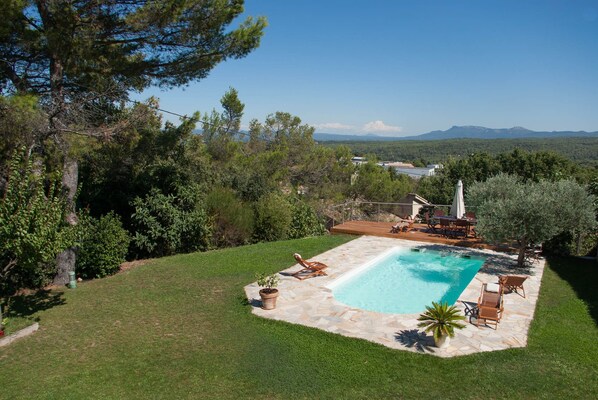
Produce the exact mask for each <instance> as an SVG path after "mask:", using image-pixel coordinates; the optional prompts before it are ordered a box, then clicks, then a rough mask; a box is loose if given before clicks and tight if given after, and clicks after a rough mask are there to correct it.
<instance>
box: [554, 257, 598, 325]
mask: <svg viewBox="0 0 598 400" xmlns="http://www.w3.org/2000/svg"><path fill="white" fill-rule="evenodd" d="M548 265H549V266H550V268H551V269H552V270H553V271H554V272H556V273H557V275H558V276H559V277H560V278H561V279H563V280H565V281H567V283H569V285H571V287H572V288H573V290H574V291H575V293H576V294H577V297H578V298H579V299H580V300H583V301H584V303H586V304H587V305H588V309H589V311H590V315H591V316H592V319H593V320H594V324H595V325H597V326H598V290H596V282H598V263H597V262H596V260H584V259H579V258H572V257H571V258H566V257H550V258H549V259H548Z"/></svg>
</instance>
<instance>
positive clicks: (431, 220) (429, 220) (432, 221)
mask: <svg viewBox="0 0 598 400" xmlns="http://www.w3.org/2000/svg"><path fill="white" fill-rule="evenodd" d="M424 218H425V222H426V225H428V231H431V232H433V233H436V225H438V220H437V219H434V218H432V217H430V215H429V214H428V213H426V214H425V217H424Z"/></svg>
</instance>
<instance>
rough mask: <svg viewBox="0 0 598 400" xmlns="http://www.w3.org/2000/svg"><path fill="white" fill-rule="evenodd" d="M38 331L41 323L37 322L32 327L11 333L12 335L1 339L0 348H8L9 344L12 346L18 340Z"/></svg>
mask: <svg viewBox="0 0 598 400" xmlns="http://www.w3.org/2000/svg"><path fill="white" fill-rule="evenodd" d="M38 329H39V323H37V322H36V323H34V324H32V325H29V326H28V327H26V328H23V329H20V330H18V331H16V332H15V333H11V334H10V335H8V336H6V337H3V338H2V339H0V347H4V346H8V345H9V344H11V343H12V342H14V341H15V340H17V339H20V338H23V337H25V336H29V335H31V334H33V333H34V332H35V331H37V330H38Z"/></svg>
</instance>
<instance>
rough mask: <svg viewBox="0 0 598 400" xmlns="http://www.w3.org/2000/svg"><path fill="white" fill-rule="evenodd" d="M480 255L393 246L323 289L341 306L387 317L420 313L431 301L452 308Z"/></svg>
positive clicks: (475, 268)
mask: <svg viewBox="0 0 598 400" xmlns="http://www.w3.org/2000/svg"><path fill="white" fill-rule="evenodd" d="M484 261H485V257H482V256H469V255H468V256H463V255H461V254H458V253H452V252H450V251H435V250H429V249H422V250H419V249H415V251H414V249H411V248H394V249H391V250H389V251H387V252H385V253H384V254H382V255H381V256H379V257H376V258H375V259H374V260H372V261H371V262H369V263H367V264H364V265H363V266H361V267H359V268H357V269H356V270H355V271H352V272H353V273H347V274H345V276H342V277H340V278H339V279H337V280H336V281H335V282H333V283H331V284H330V285H328V288H329V289H331V290H332V292H333V295H334V297H335V298H336V300H338V301H339V302H341V303H344V304H346V305H349V306H352V307H356V308H360V309H363V310H369V311H377V312H382V313H391V314H412V313H420V312H423V311H425V309H426V306H427V305H431V304H432V301H436V302H448V303H449V304H451V305H452V304H454V303H455V302H456V301H457V299H458V298H459V296H460V295H461V292H463V290H464V289H465V288H466V287H467V285H468V284H469V282H470V281H471V280H472V279H473V277H474V276H475V275H476V273H477V272H478V270H479V269H480V268H481V266H482V265H483V264H484Z"/></svg>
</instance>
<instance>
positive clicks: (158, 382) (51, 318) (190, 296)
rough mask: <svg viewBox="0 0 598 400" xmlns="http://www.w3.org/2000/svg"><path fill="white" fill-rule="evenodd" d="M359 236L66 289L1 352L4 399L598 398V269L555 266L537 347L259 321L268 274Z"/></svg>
mask: <svg viewBox="0 0 598 400" xmlns="http://www.w3.org/2000/svg"><path fill="white" fill-rule="evenodd" d="M350 239H351V238H350V237H344V236H327V237H321V238H310V239H301V240H294V241H284V242H277V243H269V244H258V245H254V246H246V247H241V248H235V249H227V250H219V251H213V252H208V253H198V254H190V255H182V256H176V257H168V258H162V259H159V260H154V261H152V262H150V263H148V264H146V265H143V266H141V267H138V268H135V269H132V270H129V271H127V272H125V273H121V274H119V275H116V276H113V277H110V278H106V279H102V280H96V281H91V282H85V283H83V284H81V285H80V286H79V288H78V289H76V290H70V291H67V292H64V293H62V292H58V293H56V292H55V293H53V294H52V295H53V296H58V298H59V299H60V300H61V301H59V302H58V303H64V304H57V305H55V306H53V307H51V308H48V309H46V310H43V311H39V312H38V313H37V314H36V315H35V317H37V318H39V320H40V325H41V328H40V331H39V332H37V333H36V334H35V335H33V336H31V337H29V338H26V339H23V340H21V341H17V342H15V343H13V344H12V345H11V346H9V347H7V348H3V349H0V365H2V374H0V398H11V399H13V398H28V399H30V398H50V399H53V398H60V399H63V398H84V399H94V398H115V399H116V398H118V399H122V398H127V399H147V398H152V399H156V398H158V399H159V398H169V399H172V398H218V399H226V398H235V399H244V398H268V399H289V398H310V399H312V398H331V399H339V398H340V399H345V398H370V399H372V398H374V399H377V398H445V399H446V398H448V399H451V398H454V399H463V398H524V397H525V398H564V397H569V398H588V399H589V398H597V397H598V379H597V378H596V377H597V376H598V375H597V372H598V346H597V345H596V341H597V340H598V329H597V324H596V315H594V314H593V313H594V311H595V310H596V304H598V297H597V295H596V294H595V291H593V290H589V289H588V288H591V287H595V284H596V282H597V281H598V279H597V278H598V268H597V266H596V264H595V263H592V262H582V261H577V260H572V259H569V260H568V259H559V260H554V261H551V262H550V263H549V268H547V269H546V271H545V275H544V279H543V286H542V292H541V296H540V300H539V305H538V308H537V311H536V319H535V321H534V323H533V324H532V327H531V332H530V339H529V346H528V347H527V348H523V349H512V350H507V351H500V352H492V353H482V354H476V355H472V356H467V357H459V358H453V359H439V358H436V357H433V356H429V355H422V354H414V353H409V352H403V351H396V350H391V349H387V348H384V347H382V346H379V345H376V344H373V343H369V342H366V341H362V340H356V339H350V338H345V337H342V336H338V335H334V334H330V333H326V332H323V331H319V330H317V329H311V328H307V327H303V326H297V325H291V324H287V323H284V322H277V321H272V320H266V319H262V318H258V317H256V316H254V315H252V314H251V313H250V307H251V306H250V305H248V304H247V302H246V301H245V299H244V292H243V289H242V288H243V286H244V285H246V284H247V283H249V282H252V281H253V280H254V273H255V272H256V271H259V272H274V271H278V270H281V269H283V268H286V267H288V266H290V265H291V264H293V263H294V261H293V259H292V257H291V254H292V253H293V252H295V251H299V252H301V253H302V254H303V255H304V256H306V257H311V256H313V255H315V254H318V253H320V252H323V251H325V250H326V249H329V248H332V247H335V246H337V245H339V244H341V243H343V242H346V241H347V240H350ZM592 285H593V286H592ZM499 329H500V328H499Z"/></svg>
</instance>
